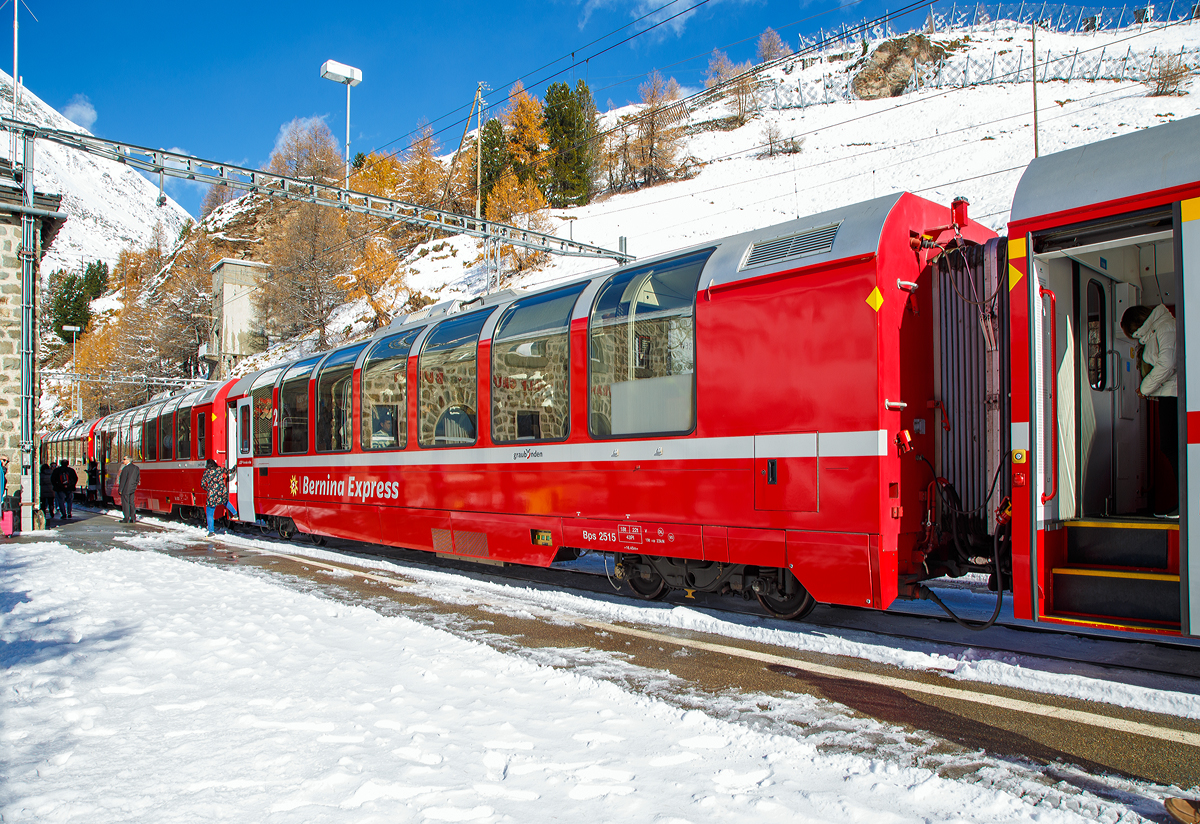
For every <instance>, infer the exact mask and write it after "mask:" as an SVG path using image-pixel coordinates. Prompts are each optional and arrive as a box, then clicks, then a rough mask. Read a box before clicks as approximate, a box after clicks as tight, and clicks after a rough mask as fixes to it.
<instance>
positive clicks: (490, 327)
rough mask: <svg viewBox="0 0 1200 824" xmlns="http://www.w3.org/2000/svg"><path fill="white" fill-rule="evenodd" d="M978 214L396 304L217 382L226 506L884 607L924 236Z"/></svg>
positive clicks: (907, 469)
mask: <svg viewBox="0 0 1200 824" xmlns="http://www.w3.org/2000/svg"><path fill="white" fill-rule="evenodd" d="M992 236H993V235H992V233H990V232H988V231H987V230H985V229H983V228H982V227H980V226H979V225H978V224H975V223H972V222H970V221H969V220H966V219H965V218H964V219H963V220H962V221H961V222H960V223H959V224H958V225H957V226H956V225H955V224H954V221H953V219H952V214H951V212H950V210H949V209H947V208H946V207H944V206H939V205H936V204H933V203H931V202H929V201H925V200H923V199H921V198H919V197H916V196H913V195H909V194H900V195H893V196H889V197H885V198H880V199H877V200H874V201H871V202H868V203H864V204H859V205H856V206H852V207H847V208H844V209H839V210H834V211H830V212H826V213H823V214H820V215H816V216H813V217H811V218H808V219H805V220H799V221H794V222H792V223H789V224H784V225H781V226H777V227H772V228H770V229H765V230H760V231H757V232H751V233H746V234H743V235H739V236H736V237H733V238H728V239H725V240H720V241H716V242H713V243H711V244H705V245H703V246H699V247H696V248H694V249H689V250H684V251H682V252H679V253H676V254H671V255H668V256H663V257H660V258H656V259H653V260H649V261H646V262H639V263H637V264H632V265H628V266H625V267H623V268H620V269H617V270H615V271H613V272H608V273H605V274H603V275H599V276H597V277H594V278H590V279H586V280H579V281H575V282H572V283H567V284H564V285H561V286H556V287H553V288H548V289H543V290H540V291H537V292H533V293H528V294H512V293H507V294H502V295H492V296H488V297H485V298H482V299H479V300H476V301H473V302H470V303H467V304H458V303H456V302H455V303H448V304H444V305H440V306H437V307H432V308H431V309H429V310H427V311H425V312H423V313H421V314H420V315H418V316H409V317H405V318H400V319H398V320H397V321H396V322H395V323H393V324H392V325H391V326H389V327H388V328H387V329H385V330H382V331H380V332H379V333H378V334H377V335H375V337H374V338H372V339H371V340H370V341H363V342H359V343H355V344H351V345H349V346H345V347H342V348H340V349H337V350H334V351H332V352H329V353H325V354H322V355H318V356H313V357H309V358H305V359H302V360H300V361H297V362H294V363H289V364H284V365H282V366H277V367H273V368H271V369H267V370H263V371H260V372H256V373H254V374H251V375H248V376H246V377H244V378H242V379H240V380H238V381H236V382H235V383H232V384H231V385H226V386H224V387H222V388H221V389H218V390H210V392H211V393H212V396H213V404H212V408H213V410H214V414H216V416H217V417H218V418H220V416H221V415H220V410H221V408H222V406H224V405H227V406H228V409H229V411H230V414H231V416H232V417H231V419H230V423H229V425H228V427H227V433H228V439H229V444H228V449H229V454H230V456H231V457H230V458H229V461H228V463H229V465H230V466H231V467H232V466H235V465H236V473H235V474H236V478H235V481H234V483H233V484H232V491H233V494H234V497H235V499H236V504H237V507H238V509H239V511H240V513H241V517H242V518H243V519H244V520H259V521H264V522H266V523H269V524H272V525H274V526H276V527H277V528H279V529H280V531H281V532H282V533H284V534H287V533H289V532H291V531H294V530H300V531H304V532H310V533H316V534H322V535H331V536H339V537H345V538H350V539H355V540H362V541H369V542H373V543H380V544H385V545H392V546H401V547H408V548H416V549H424V550H428V551H432V552H437V553H443V554H447V555H458V556H465V557H469V558H476V559H481V560H488V561H493V562H509V563H521V564H532V565H548V564H550V563H551V562H552V561H553V560H554V559H555V558H556V557H561V556H562V554H563V553H571V552H574V551H578V550H598V551H606V552H613V553H615V554H616V556H617V562H618V563H617V575H618V577H622V578H624V579H625V580H626V581H628V582H629V585H630V586H631V587H632V588H633V589H634V590H635V591H637V592H638V593H639V594H641V595H643V596H646V597H655V596H657V595H659V594H661V593H662V592H664V591H665V590H666V588H668V587H675V588H682V589H688V590H695V591H725V592H734V593H742V594H744V595H746V596H750V595H751V594H753V595H756V596H757V597H758V598H759V600H760V601H762V603H763V604H764V606H766V608H767V609H769V610H770V611H772V612H774V613H776V614H779V615H798V614H802V613H804V612H806V611H807V610H808V609H809V608H810V607H811V605H812V604H813V603H814V601H822V602H828V603H839V604H853V605H857V606H869V607H886V606H887V605H888V604H890V603H891V601H892V600H893V599H894V598H895V597H896V596H897V593H898V590H899V587H900V586H901V582H902V581H906V580H916V579H919V578H921V577H925V575H926V572H925V570H924V569H923V567H924V564H925V552H926V551H928V550H930V549H932V545H931V544H930V543H929V542H928V527H927V525H926V524H925V516H926V513H927V511H928V509H929V507H928V506H927V504H926V502H925V501H924V500H923V499H924V497H925V494H926V492H927V486H928V483H929V477H928V470H927V469H926V468H925V467H924V466H922V465H921V464H919V463H918V462H916V461H913V460H902V459H901V456H902V454H903V453H904V452H905V451H907V450H909V449H911V448H913V446H914V445H915V446H916V447H917V448H921V446H922V444H925V443H926V442H927V441H929V439H930V432H931V430H930V429H929V428H928V427H926V426H925V425H924V419H925V418H926V417H927V416H928V409H927V406H926V400H927V399H929V398H932V397H933V395H934V385H933V384H934V377H933V373H934V364H935V342H934V337H935V336H934V334H933V323H934V316H935V313H934V309H933V301H934V298H933V294H934V289H933V285H932V283H931V281H932V279H933V277H934V275H933V273H934V271H935V266H934V264H933V261H934V259H935V258H937V257H938V256H939V255H940V254H941V250H940V249H939V247H938V245H937V244H938V243H943V244H945V243H949V244H951V245H954V244H959V243H967V242H971V243H975V244H978V243H982V242H985V241H987V240H988V239H989V238H990V237H992ZM162 409H163V410H164V411H163V412H162V413H161V414H167V409H166V406H163V407H162ZM156 414H159V413H157V412H156V408H149V409H147V410H145V411H142V412H135V413H133V415H134V418H133V421H132V425H133V426H134V428H135V429H136V426H137V424H138V420H139V419H140V418H139V417H138V416H139V415H140V416H143V417H145V418H146V419H147V420H151V419H153V418H154V417H155V415H156ZM927 446H928V449H929V450H930V451H931V452H932V448H933V447H932V444H927ZM197 454H198V453H197ZM142 455H143V461H144V462H145V463H144V464H143V486H144V487H145V486H149V487H154V488H157V487H156V484H157V482H156V481H155V480H153V479H154V478H156V477H158V476H157V475H156V474H155V469H154V468H152V467H153V464H152V460H153V458H152V456H151V455H150V454H147V453H145V452H143V453H142ZM160 463H161V462H160ZM175 468H176V467H174V466H167V467H164V469H166V470H167V472H168V473H170V472H172V471H173V470H174V469H175ZM170 477H171V475H170V474H168V475H165V476H164V480H163V481H162V485H168V484H169V483H170V480H169V478H170ZM185 486H186V484H185ZM183 492H184V495H183V497H180V498H178V499H176V498H171V499H169V500H170V502H171V503H172V504H174V505H183V506H195V505H196V502H195V498H194V497H190V498H189V497H188V496H189V495H192V496H194V492H195V490H194V489H185V490H183ZM142 494H143V493H142V492H141V491H139V502H140V501H141V499H142ZM147 496H148V499H149V503H150V505H151V508H154V509H160V510H161V509H163V508H164V506H165V504H166V502H167V500H168V499H167V498H166V497H164V496H162V495H160V496H158V497H153V496H152V495H151V494H150V493H147Z"/></svg>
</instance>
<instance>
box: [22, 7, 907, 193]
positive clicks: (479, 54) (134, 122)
mask: <svg viewBox="0 0 1200 824" xmlns="http://www.w3.org/2000/svg"><path fill="white" fill-rule="evenodd" d="M12 2H13V0H8V2H7V3H6V4H5V5H4V7H3V8H2V9H0V25H3V26H4V27H5V30H6V31H11V26H9V23H10V22H11V15H12V6H11V3H12ZM24 2H26V3H27V4H28V9H29V10H31V11H32V13H33V14H34V15H36V16H37V18H38V19H37V22H35V21H34V20H33V18H32V17H31V16H30V14H29V12H28V11H27V10H26V7H24V6H23V7H22V8H21V26H20V37H21V41H20V43H21V57H20V72H21V75H22V76H23V78H24V81H25V84H26V85H27V86H28V87H29V88H30V89H31V90H32V91H33V92H34V93H36V94H37V95H38V96H39V97H41V98H42V99H43V100H45V101H46V102H47V103H49V104H50V105H51V106H54V107H55V108H57V109H59V110H60V111H65V112H66V113H68V115H69V116H73V119H76V120H77V122H81V124H82V125H85V126H88V127H89V128H91V129H92V131H94V132H95V133H96V134H98V135H100V136H103V137H110V138H114V139H120V140H125V141H128V142H130V143H136V144H139V145H145V146H151V147H156V148H168V149H171V148H175V149H181V150H183V151H186V152H188V153H189V154H193V155H196V156H199V157H203V158H208V159H213V160H219V161H224V162H229V163H237V164H241V165H247V166H254V167H257V166H260V165H261V164H263V163H264V162H265V161H266V159H267V158H268V156H269V155H270V152H271V150H272V148H273V146H274V144H275V140H276V137H277V135H278V133H279V129H280V126H281V125H283V124H285V123H287V122H289V121H291V120H292V119H294V118H297V117H302V118H307V117H322V118H325V120H326V122H327V123H328V124H329V126H330V128H331V129H332V130H333V133H334V134H335V135H338V137H339V141H340V140H341V139H342V138H343V136H344V135H345V128H346V127H345V90H344V88H343V87H341V86H339V85H337V84H335V83H333V82H331V81H329V80H323V79H321V77H320V76H319V68H320V65H321V63H323V62H324V61H325V60H327V59H331V58H332V59H334V60H338V61H341V62H343V63H349V64H350V65H353V66H357V67H358V68H360V69H362V71H363V82H362V84H361V85H360V86H358V87H357V88H355V89H354V90H353V92H352V98H351V121H352V122H351V148H352V150H353V151H354V152H359V151H364V152H365V151H369V150H371V149H378V148H383V147H386V148H387V149H389V150H392V151H395V150H397V149H402V148H404V147H405V146H407V144H408V137H409V135H410V134H411V132H412V130H413V129H414V127H415V126H416V125H417V123H418V121H419V120H421V119H422V118H424V119H426V120H428V121H430V122H431V123H433V124H434V127H435V129H439V130H444V131H442V132H441V134H440V142H441V144H442V146H443V148H445V149H446V150H447V151H449V150H452V149H453V147H454V145H456V144H457V141H458V139H459V137H460V135H461V133H462V118H463V117H464V116H465V115H466V112H467V110H468V109H469V107H470V103H471V98H472V96H473V94H474V91H475V86H476V83H478V82H479V81H481V80H482V81H484V82H486V83H488V84H489V85H490V86H491V87H492V88H493V89H494V91H492V92H491V93H490V94H489V101H488V102H489V104H496V111H497V113H498V111H499V109H500V108H501V106H500V105H498V104H500V103H502V99H503V98H504V97H505V96H507V94H508V90H509V87H510V86H511V85H512V81H513V80H515V79H517V78H519V77H523V76H528V79H527V80H526V85H527V86H530V87H532V88H533V89H534V90H535V91H537V92H538V93H539V94H541V93H543V92H544V90H545V85H546V82H553V81H555V80H565V81H567V82H570V83H572V84H573V83H574V82H575V81H576V80H578V79H584V80H586V81H587V82H588V84H589V85H590V86H591V88H592V90H593V94H594V96H595V98H596V101H597V103H598V105H599V106H600V108H601V110H604V109H607V108H608V107H609V106H610V105H612V106H621V105H625V104H626V103H629V102H632V101H633V100H635V99H636V98H637V86H638V84H639V83H640V82H642V81H643V80H644V79H645V76H646V74H647V73H648V72H650V71H651V70H653V69H655V68H657V69H659V70H660V71H661V72H662V73H663V74H664V75H665V76H673V77H675V78H676V79H677V80H678V81H679V83H680V84H682V85H683V86H685V87H699V86H700V85H701V84H702V83H703V76H704V72H705V69H706V67H707V64H708V55H709V53H710V52H711V51H712V50H713V49H714V48H721V49H723V50H725V51H726V52H727V53H728V54H729V56H730V58H731V59H733V60H734V61H741V60H747V59H751V58H752V57H753V55H754V50H755V42H756V40H757V38H758V36H759V35H760V34H761V33H762V31H763V30H764V29H765V28H766V27H767V26H772V27H774V28H775V29H776V30H778V31H779V32H780V34H781V35H783V36H784V37H785V38H786V39H787V40H788V42H789V43H790V44H791V45H792V47H793V48H795V47H796V43H797V39H798V37H799V35H800V34H802V33H803V34H806V35H810V36H811V35H813V34H815V33H816V32H817V31H818V30H819V29H821V28H824V29H827V30H828V29H833V28H837V27H839V26H841V25H842V24H843V23H854V22H857V21H860V20H862V19H864V18H865V17H872V16H875V15H877V14H882V13H883V8H884V4H883V3H881V2H877V1H876V0H862V2H857V3H851V2H848V0H814V2H801V1H800V0H771V1H768V0H707V2H703V1H702V0H676V2H675V3H673V4H671V5H667V4H668V3H670V0H547V2H530V1H529V0H519V1H518V2H494V0H493V2H481V1H480V0H463V1H462V2H453V0H451V1H450V2H441V3H438V2H426V3H419V4H418V3H407V2H406V3H395V2H391V3H387V2H370V0H367V1H366V2H358V3H354V4H350V3H336V2H332V3H331V2H324V3H316V2H309V0H296V1H295V2H291V3H262V2H254V0H242V2H227V0H209V2H207V3H201V4H193V3H162V2H143V1H142V0H127V2H123V3H121V2H118V3H97V2H94V1H90V2H80V0H71V1H70V2H53V3H51V2H46V0H24ZM698 3H699V4H700V5H699V6H698V7H696V8H694V10H692V11H690V12H688V13H687V14H685V15H683V16H680V17H676V18H675V19H674V20H672V21H670V22H668V23H666V24H664V25H661V26H659V27H657V28H654V29H653V30H651V31H648V32H645V33H643V34H641V35H640V36H638V37H635V38H634V39H632V40H630V41H629V42H628V43H624V44H621V45H617V46H616V47H615V48H611V49H610V50H608V51H606V52H605V53H603V54H598V52H600V51H602V50H604V49H606V48H608V47H610V46H612V45H613V44H615V43H617V42H618V41H620V40H622V39H624V38H627V37H629V36H630V35H632V34H635V33H637V32H639V31H642V30H644V29H647V28H649V26H650V25H651V24H652V23H654V22H655V21H658V20H662V19H663V18H665V17H668V16H670V15H674V14H678V13H679V12H680V11H685V10H687V9H689V8H691V7H694V6H697V4H698ZM901 5H902V4H901V3H898V2H897V3H892V6H893V7H899V6H901ZM662 6H667V8H665V9H662V10H661V11H657V12H655V10H656V9H659V8H660V7H662ZM647 13H651V17H649V18H647V19H646V20H643V21H642V22H640V23H637V24H635V25H633V26H630V27H629V28H625V29H624V30H623V31H617V30H619V29H621V28H622V27H623V26H627V25H628V24H630V23H632V22H633V21H634V20H635V19H636V18H639V17H642V16H643V15H646V14H647ZM922 16H923V12H916V13H915V14H914V15H910V17H908V18H906V19H905V20H904V21H903V22H902V23H900V24H899V26H900V28H902V29H903V28H908V27H910V26H915V25H917V24H919V22H920V19H921V17H922ZM614 32H615V34H612V36H609V37H607V38H606V39H604V40H603V41H602V42H600V43H596V44H594V45H591V46H588V45H587V44H589V43H592V41H595V40H597V39H599V38H603V37H605V35H610V33H614ZM5 43H6V46H5V49H6V50H5V52H4V55H5V56H3V57H0V65H3V66H4V68H5V70H6V71H10V72H11V70H12V66H11V54H10V52H8V51H7V49H8V48H10V47H11V38H10V37H6V38H5ZM572 51H576V59H577V60H578V59H582V58H584V57H591V59H590V60H588V61H587V62H585V63H583V64H582V65H579V66H576V67H574V68H571V67H570V64H571V59H570V53H571V52H572ZM547 64H553V65H551V66H549V67H546V66H547ZM559 70H563V72H562V74H559V75H557V76H555V77H550V76H551V75H552V74H554V73H555V72H556V71H559ZM547 78H549V79H548V80H546V79H547ZM540 80H546V82H541V83H539V82H537V81H540ZM93 117H94V120H93V121H92V122H91V123H88V122H87V121H88V120H89V119H92V118H93ZM171 194H172V196H174V197H175V198H176V199H177V200H178V201H179V202H180V203H181V204H182V205H183V206H184V207H185V208H186V209H188V210H189V211H191V212H192V213H193V214H195V213H196V212H198V210H199V206H200V200H201V198H202V195H203V190H202V188H201V187H199V186H196V185H194V184H186V183H183V182H176V183H175V184H174V186H173V188H172V190H171Z"/></svg>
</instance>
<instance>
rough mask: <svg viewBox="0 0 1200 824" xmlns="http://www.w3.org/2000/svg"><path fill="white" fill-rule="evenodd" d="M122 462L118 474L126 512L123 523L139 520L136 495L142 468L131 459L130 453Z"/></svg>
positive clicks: (118, 484)
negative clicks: (135, 502) (135, 504)
mask: <svg viewBox="0 0 1200 824" xmlns="http://www.w3.org/2000/svg"><path fill="white" fill-rule="evenodd" d="M121 463H122V466H121V474H120V475H118V476H117V493H118V494H120V496H121V511H122V512H123V513H125V517H124V518H122V519H121V523H123V524H132V523H134V522H135V521H137V508H136V507H135V506H134V495H135V494H136V493H137V488H138V483H140V482H141V480H142V470H140V469H138V465H137V464H135V463H134V462H133V461H131V460H130V458H129V456H128V455H126V456H125V457H124V458H123V459H122V460H121Z"/></svg>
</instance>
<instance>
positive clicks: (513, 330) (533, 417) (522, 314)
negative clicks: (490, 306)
mask: <svg viewBox="0 0 1200 824" xmlns="http://www.w3.org/2000/svg"><path fill="white" fill-rule="evenodd" d="M586 287H587V284H586V283H579V284H576V285H575V286H570V287H568V288H565V289H559V290H557V291H555V292H548V293H546V294H544V295H536V296H534V297H531V298H526V299H525V300H521V301H518V302H517V303H515V304H513V305H512V307H510V308H509V309H508V311H507V312H505V314H504V317H503V318H501V319H500V322H499V323H498V324H497V325H496V334H495V335H494V336H493V338H492V392H491V394H492V440H494V441H495V442H496V443H513V442H516V441H557V440H562V439H563V438H565V437H567V431H568V424H569V421H570V373H571V358H570V328H571V310H572V309H573V308H574V306H575V300H576V298H578V297H579V293H580V292H582V291H583V290H584V289H585V288H586Z"/></svg>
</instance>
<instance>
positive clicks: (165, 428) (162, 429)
mask: <svg viewBox="0 0 1200 824" xmlns="http://www.w3.org/2000/svg"><path fill="white" fill-rule="evenodd" d="M174 417H175V413H174V412H166V413H164V414H163V415H161V416H160V417H159V419H158V432H159V437H160V438H161V439H162V448H161V449H160V450H159V453H158V456H159V458H160V459H162V460H164V461H171V460H174V459H175V421H174V420H172V419H173V418H174Z"/></svg>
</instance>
